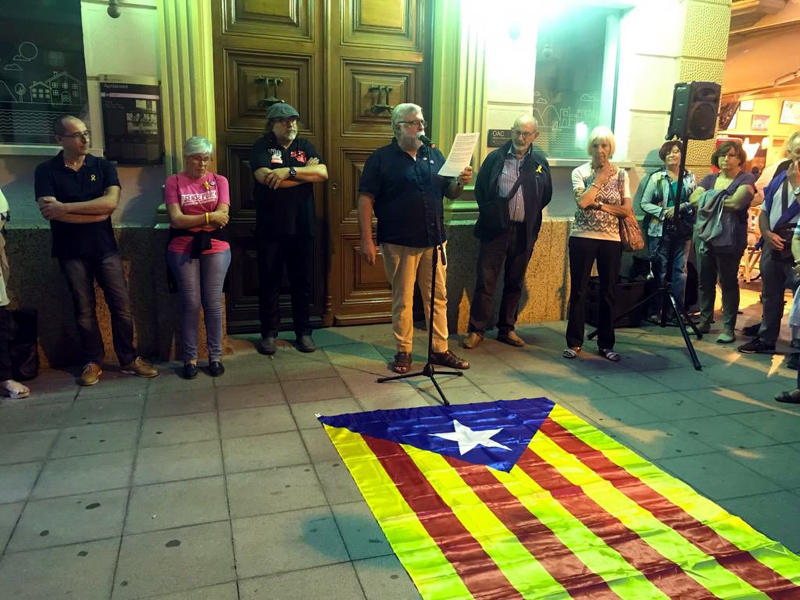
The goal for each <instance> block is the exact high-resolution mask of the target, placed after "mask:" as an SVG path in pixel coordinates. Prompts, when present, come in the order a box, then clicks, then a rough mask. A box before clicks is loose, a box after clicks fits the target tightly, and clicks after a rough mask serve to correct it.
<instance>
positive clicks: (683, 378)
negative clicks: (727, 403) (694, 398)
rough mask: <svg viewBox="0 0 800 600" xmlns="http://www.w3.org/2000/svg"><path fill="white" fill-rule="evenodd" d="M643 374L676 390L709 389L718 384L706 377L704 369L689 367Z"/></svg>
mask: <svg viewBox="0 0 800 600" xmlns="http://www.w3.org/2000/svg"><path fill="white" fill-rule="evenodd" d="M644 376H645V377H647V378H649V379H652V380H653V381H655V382H656V383H658V384H661V385H663V386H664V387H666V388H667V389H670V390H674V391H676V392H681V391H684V390H700V389H709V388H715V387H717V386H718V385H719V384H718V383H717V382H716V380H714V379H711V378H710V377H708V376H707V375H706V374H705V371H701V372H698V371H695V370H694V369H692V368H689V367H687V368H684V369H674V370H669V371H648V372H646V373H644Z"/></svg>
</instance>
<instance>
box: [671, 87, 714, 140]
mask: <svg viewBox="0 0 800 600" xmlns="http://www.w3.org/2000/svg"><path fill="white" fill-rule="evenodd" d="M720 91H721V88H720V86H719V84H717V83H713V82H710V81H693V82H691V83H676V84H675V91H674V92H673V94H672V112H671V113H670V116H669V129H668V130H667V139H668V140H670V139H672V138H673V137H675V136H678V137H679V138H681V139H682V140H683V139H685V140H710V139H711V138H713V137H714V132H715V131H716V127H717V111H718V110H719V99H720Z"/></svg>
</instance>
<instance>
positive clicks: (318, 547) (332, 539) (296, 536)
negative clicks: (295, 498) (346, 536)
mask: <svg viewBox="0 0 800 600" xmlns="http://www.w3.org/2000/svg"><path fill="white" fill-rule="evenodd" d="M233 542H234V547H235V549H236V569H237V573H238V575H239V577H242V578H247V577H256V576H258V575H273V574H276V573H283V572H286V571H296V570H299V569H308V568H310V567H319V566H323V565H330V564H335V563H341V562H345V561H347V560H348V557H347V551H346V550H345V547H344V542H342V538H341V536H340V535H339V532H338V530H337V528H336V523H335V521H334V519H333V515H332V514H331V511H330V509H329V508H328V507H318V508H308V509H304V510H298V511H293V512H284V513H279V514H275V515H262V516H259V517H247V518H244V519H234V521H233Z"/></svg>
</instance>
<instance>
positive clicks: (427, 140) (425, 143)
mask: <svg viewBox="0 0 800 600" xmlns="http://www.w3.org/2000/svg"><path fill="white" fill-rule="evenodd" d="M417 139H418V140H419V141H420V142H422V145H423V146H427V147H428V148H436V144H434V143H433V142H432V141H431V138H429V137H428V136H427V135H425V134H424V133H420V134H419V135H418V136H417Z"/></svg>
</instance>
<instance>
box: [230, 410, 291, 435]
mask: <svg viewBox="0 0 800 600" xmlns="http://www.w3.org/2000/svg"><path fill="white" fill-rule="evenodd" d="M219 425H220V430H221V431H222V437H223V438H232V437H243V436H246V435H261V434H264V433H279V432H281V431H294V430H296V429H297V425H296V424H295V422H294V418H293V417H292V412H291V411H290V410H289V407H288V406H287V405H286V404H279V405H276V406H258V407H256V408H241V409H238V410H226V411H223V412H221V413H220V414H219Z"/></svg>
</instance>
